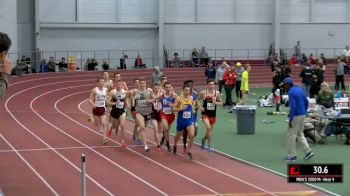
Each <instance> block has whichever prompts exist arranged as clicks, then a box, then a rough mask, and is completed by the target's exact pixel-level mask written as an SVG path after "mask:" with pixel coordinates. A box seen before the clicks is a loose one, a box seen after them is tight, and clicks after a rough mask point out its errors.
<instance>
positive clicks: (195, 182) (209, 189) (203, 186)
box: [55, 91, 219, 194]
mask: <svg viewBox="0 0 350 196" xmlns="http://www.w3.org/2000/svg"><path fill="white" fill-rule="evenodd" d="M86 92H87V91H83V92H77V93H72V94H69V95H67V96H64V97H62V98H61V99H59V100H58V101H57V102H56V103H55V109H56V110H57V111H58V112H60V113H61V114H62V115H64V116H65V117H67V118H68V119H69V120H71V121H73V122H75V123H77V124H78V125H80V126H82V127H84V128H86V129H87V130H89V131H91V132H93V133H94V134H96V135H101V136H102V134H101V133H98V132H96V131H95V130H93V129H91V128H90V127H87V126H86V125H83V124H81V123H80V122H78V121H76V120H74V119H73V118H71V117H69V116H68V115H66V114H64V113H63V112H62V111H61V110H59V109H58V108H57V104H58V103H59V102H60V101H62V100H63V99H66V98H67V97H70V96H73V95H76V94H81V93H86ZM109 140H110V141H112V142H114V143H116V144H120V143H119V142H117V141H115V140H113V139H109ZM126 149H128V150H129V151H131V152H133V153H135V154H137V155H139V156H141V157H143V158H145V159H147V160H149V161H151V162H152V163H155V164H157V165H158V166H160V167H162V168H164V169H166V170H168V171H170V172H172V173H174V174H176V175H178V176H181V177H182V178H185V179H186V180H188V181H190V182H192V183H194V184H196V185H198V186H200V187H202V188H204V189H206V190H208V191H210V192H212V193H215V194H219V192H217V191H214V190H213V189H211V188H209V187H207V186H205V185H203V184H201V183H199V182H197V181H195V180H193V179H191V178H189V177H187V176H185V175H183V174H181V173H179V172H177V171H175V170H173V169H170V168H169V167H167V166H165V165H163V164H161V163H159V162H157V161H155V160H153V159H151V158H149V157H147V156H145V155H143V154H141V153H139V152H137V151H135V150H133V149H131V148H126Z"/></svg>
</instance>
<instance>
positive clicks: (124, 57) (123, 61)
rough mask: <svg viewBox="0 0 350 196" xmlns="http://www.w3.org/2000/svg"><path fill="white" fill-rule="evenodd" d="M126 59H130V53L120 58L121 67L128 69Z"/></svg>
mask: <svg viewBox="0 0 350 196" xmlns="http://www.w3.org/2000/svg"><path fill="white" fill-rule="evenodd" d="M126 59H128V55H126V54H124V56H123V57H122V58H120V67H119V69H126Z"/></svg>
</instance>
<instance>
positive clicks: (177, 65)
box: [173, 52, 182, 67]
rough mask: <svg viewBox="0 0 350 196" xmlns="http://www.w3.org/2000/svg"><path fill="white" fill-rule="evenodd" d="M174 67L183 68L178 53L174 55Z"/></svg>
mask: <svg viewBox="0 0 350 196" xmlns="http://www.w3.org/2000/svg"><path fill="white" fill-rule="evenodd" d="M173 66H174V67H180V66H182V63H181V58H180V57H179V54H178V53H177V52H175V53H174V59H173Z"/></svg>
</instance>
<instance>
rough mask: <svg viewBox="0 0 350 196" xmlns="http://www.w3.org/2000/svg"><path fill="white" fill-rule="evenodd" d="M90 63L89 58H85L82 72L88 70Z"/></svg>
mask: <svg viewBox="0 0 350 196" xmlns="http://www.w3.org/2000/svg"><path fill="white" fill-rule="evenodd" d="M90 62H91V59H90V58H87V59H86V62H85V64H84V70H89V68H88V67H89V64H90Z"/></svg>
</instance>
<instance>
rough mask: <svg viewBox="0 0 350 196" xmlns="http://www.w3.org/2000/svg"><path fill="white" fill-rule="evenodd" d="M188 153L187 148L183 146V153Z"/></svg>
mask: <svg viewBox="0 0 350 196" xmlns="http://www.w3.org/2000/svg"><path fill="white" fill-rule="evenodd" d="M186 153H187V148H185V147H184V148H183V151H182V154H184V155H185V154H186Z"/></svg>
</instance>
